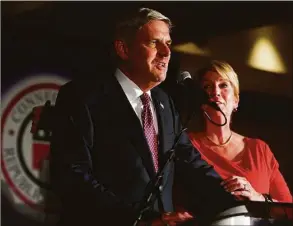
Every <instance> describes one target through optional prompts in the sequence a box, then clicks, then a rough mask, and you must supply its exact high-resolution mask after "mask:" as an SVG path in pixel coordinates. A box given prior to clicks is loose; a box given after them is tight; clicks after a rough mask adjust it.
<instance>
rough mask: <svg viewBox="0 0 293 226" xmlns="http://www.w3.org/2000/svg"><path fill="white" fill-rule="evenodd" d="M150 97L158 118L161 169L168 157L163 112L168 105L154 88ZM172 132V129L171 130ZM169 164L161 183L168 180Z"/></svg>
mask: <svg viewBox="0 0 293 226" xmlns="http://www.w3.org/2000/svg"><path fill="white" fill-rule="evenodd" d="M152 99H153V102H154V105H155V108H156V114H157V120H158V128H159V166H160V168H161V169H162V168H163V166H164V164H165V162H166V160H167V159H168V157H169V155H168V154H167V152H168V151H169V150H168V149H166V148H165V139H166V136H168V134H169V133H170V131H167V127H166V125H165V123H166V122H165V118H166V112H165V106H167V105H168V103H166V101H167V100H166V99H163V98H161V97H160V95H159V93H158V92H156V88H155V89H154V90H153V92H152ZM171 132H172V131H171ZM170 167H171V165H170V164H169V165H168V166H167V167H166V169H165V171H164V174H163V181H162V184H166V182H167V180H168V173H167V172H169V171H170V169H171V168H170Z"/></svg>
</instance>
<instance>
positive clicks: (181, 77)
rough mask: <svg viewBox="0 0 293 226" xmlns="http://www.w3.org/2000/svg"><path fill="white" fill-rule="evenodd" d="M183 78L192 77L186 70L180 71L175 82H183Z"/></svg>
mask: <svg viewBox="0 0 293 226" xmlns="http://www.w3.org/2000/svg"><path fill="white" fill-rule="evenodd" d="M185 79H192V77H191V75H190V73H189V72H188V71H182V72H181V73H180V74H179V76H178V79H177V82H178V83H182V82H184V80H185Z"/></svg>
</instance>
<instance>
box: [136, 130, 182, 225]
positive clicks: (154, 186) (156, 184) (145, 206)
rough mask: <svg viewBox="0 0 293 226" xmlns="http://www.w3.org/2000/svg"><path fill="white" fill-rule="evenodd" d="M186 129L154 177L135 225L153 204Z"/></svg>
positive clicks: (179, 135) (178, 136)
mask: <svg viewBox="0 0 293 226" xmlns="http://www.w3.org/2000/svg"><path fill="white" fill-rule="evenodd" d="M185 130H187V128H182V129H181V131H180V133H179V134H178V135H177V136H176V140H175V143H174V145H173V147H172V148H171V150H169V151H168V152H169V153H170V155H169V157H168V159H167V161H166V162H165V163H164V165H163V167H162V168H161V169H160V170H159V171H158V173H157V174H156V177H155V179H154V183H153V184H152V187H151V189H150V192H149V193H148V194H147V195H146V196H145V199H144V200H143V202H142V204H141V205H140V208H139V211H138V216H137V218H136V220H135V222H134V223H133V226H137V225H138V224H139V222H140V221H141V219H142V217H143V215H144V213H145V212H146V211H147V210H149V209H150V208H151V206H152V204H153V202H154V200H155V199H154V196H155V195H156V193H157V191H158V189H159V187H160V181H161V179H162V178H163V173H164V170H165V169H166V167H167V166H168V165H169V164H170V162H172V161H173V160H174V158H175V148H176V146H177V143H178V141H179V140H180V137H181V135H182V133H183V132H184V131H185Z"/></svg>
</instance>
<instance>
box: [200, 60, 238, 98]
mask: <svg viewBox="0 0 293 226" xmlns="http://www.w3.org/2000/svg"><path fill="white" fill-rule="evenodd" d="M208 71H213V72H216V73H218V74H219V75H220V77H221V78H223V79H226V80H228V81H229V82H230V83H231V85H232V87H233V90H234V96H235V98H236V99H237V101H239V92H240V91H239V80H238V76H237V74H236V72H235V71H234V69H233V68H232V67H231V65H230V64H228V63H227V62H225V61H219V60H213V61H211V62H210V63H209V64H208V65H207V66H205V67H204V68H202V69H200V70H199V71H198V81H199V83H200V84H201V83H202V80H203V77H204V75H205V74H206V73H207V72H208Z"/></svg>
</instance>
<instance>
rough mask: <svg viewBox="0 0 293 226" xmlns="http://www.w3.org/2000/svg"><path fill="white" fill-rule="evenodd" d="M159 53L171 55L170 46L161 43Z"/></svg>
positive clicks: (164, 55)
mask: <svg viewBox="0 0 293 226" xmlns="http://www.w3.org/2000/svg"><path fill="white" fill-rule="evenodd" d="M159 55H160V56H163V57H168V56H170V55H171V50H170V46H169V45H167V44H162V45H160V49H159Z"/></svg>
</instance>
